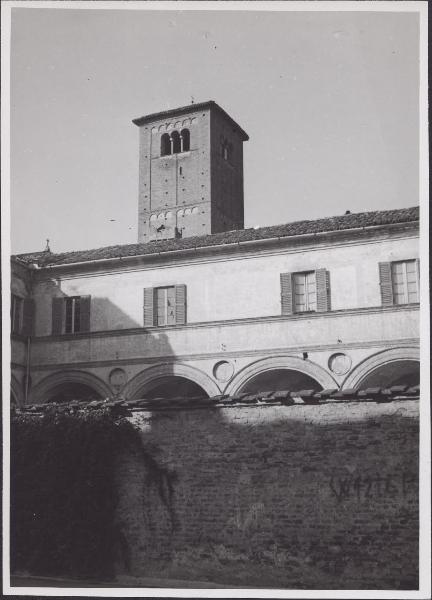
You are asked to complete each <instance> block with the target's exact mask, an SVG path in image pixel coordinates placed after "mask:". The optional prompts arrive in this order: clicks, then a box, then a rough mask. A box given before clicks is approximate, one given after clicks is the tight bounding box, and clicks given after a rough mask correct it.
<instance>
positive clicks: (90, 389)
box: [31, 371, 113, 404]
mask: <svg viewBox="0 0 432 600" xmlns="http://www.w3.org/2000/svg"><path fill="white" fill-rule="evenodd" d="M112 394H113V391H112V390H111V388H110V387H109V386H108V384H106V383H105V382H104V381H102V380H101V379H100V378H99V377H96V375H93V374H91V373H87V372H85V371H61V372H58V373H53V374H52V375H48V377H45V379H43V380H42V381H40V382H39V383H38V384H37V385H36V386H35V387H34V389H33V390H32V394H31V402H32V403H34V404H43V403H45V402H67V401H69V400H90V399H98V398H108V397H110V396H111V395H112Z"/></svg>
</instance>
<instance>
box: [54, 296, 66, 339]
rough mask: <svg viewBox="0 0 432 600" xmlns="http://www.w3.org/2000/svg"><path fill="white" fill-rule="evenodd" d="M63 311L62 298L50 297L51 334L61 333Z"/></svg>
mask: <svg viewBox="0 0 432 600" xmlns="http://www.w3.org/2000/svg"><path fill="white" fill-rule="evenodd" d="M63 311H64V298H53V299H52V334H53V335H60V334H61V333H63V320H64V319H63Z"/></svg>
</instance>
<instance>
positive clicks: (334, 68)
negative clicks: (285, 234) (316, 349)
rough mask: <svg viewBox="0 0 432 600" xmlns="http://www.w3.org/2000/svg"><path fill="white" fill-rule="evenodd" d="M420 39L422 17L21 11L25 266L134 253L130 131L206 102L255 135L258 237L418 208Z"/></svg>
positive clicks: (248, 190) (14, 109)
mask: <svg viewBox="0 0 432 600" xmlns="http://www.w3.org/2000/svg"><path fill="white" fill-rule="evenodd" d="M59 4H61V3H59ZM94 4H96V3H93V6H94ZM143 4H145V3H143ZM270 4H271V3H270ZM179 5H180V3H179ZM197 5H198V3H197ZM418 26H419V23H418V14H416V13H414V12H413V13H407V12H405V13H400V12H395V13H391V12H351V11H350V12H343V11H340V12H318V11H314V12H301V11H300V12H294V11H286V12H279V11H273V10H268V11H260V12H257V11H254V10H247V11H225V10H216V11H205V10H193V11H186V10H175V11H174V10H169V11H161V10H105V9H99V10H95V9H85V10H83V9H81V10H77V9H60V8H56V9H50V8H27V7H26V8H21V7H20V8H13V9H12V29H11V74H10V76H11V104H10V110H11V122H10V125H11V250H12V252H13V253H20V252H31V251H41V250H43V249H44V248H45V246H46V239H47V238H49V240H50V242H49V244H50V248H51V250H52V251H53V252H64V251H68V250H79V249H81V250H82V249H88V248H97V247H100V246H106V245H115V244H127V243H135V242H136V241H137V235H138V229H137V212H138V128H137V127H136V126H135V125H133V124H132V122H131V121H132V119H133V118H136V117H139V116H142V115H146V114H150V113H154V112H158V111H161V110H167V109H170V108H175V107H178V106H184V105H186V104H189V103H190V102H191V99H192V98H193V99H194V101H195V102H203V101H207V100H215V101H216V102H217V103H218V104H219V105H220V106H222V108H224V109H225V110H226V111H227V112H228V113H229V114H230V115H231V116H232V117H233V118H234V119H235V120H236V121H237V122H238V123H239V125H240V126H241V127H242V128H243V129H244V130H245V131H246V132H247V133H248V134H249V137H250V140H249V141H248V142H246V143H245V144H244V179H245V186H244V190H245V227H254V226H266V225H274V224H279V223H287V222H290V221H296V220H301V219H315V218H320V217H325V216H334V215H341V214H344V213H345V211H347V210H350V211H351V212H361V211H369V210H385V209H391V208H402V207H407V206H414V205H416V204H418V203H419V181H418V165H419V156H418V143H419V126H418V85H419V58H418V46H419V30H418Z"/></svg>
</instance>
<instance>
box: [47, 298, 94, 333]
mask: <svg viewBox="0 0 432 600" xmlns="http://www.w3.org/2000/svg"><path fill="white" fill-rule="evenodd" d="M90 306H91V296H69V297H67V298H53V300H52V334H53V335H60V334H62V333H80V332H85V331H90Z"/></svg>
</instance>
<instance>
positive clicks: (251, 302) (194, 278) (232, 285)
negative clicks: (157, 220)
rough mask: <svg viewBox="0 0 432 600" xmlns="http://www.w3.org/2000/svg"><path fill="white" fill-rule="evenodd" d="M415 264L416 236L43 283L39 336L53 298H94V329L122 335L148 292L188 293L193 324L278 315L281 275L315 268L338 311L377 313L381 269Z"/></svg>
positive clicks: (135, 321)
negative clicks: (179, 289)
mask: <svg viewBox="0 0 432 600" xmlns="http://www.w3.org/2000/svg"><path fill="white" fill-rule="evenodd" d="M416 257H418V239H417V238H416V237H412V238H404V239H388V240H377V241H373V242H369V243H356V244H352V245H344V246H340V245H333V246H331V247H326V248H315V249H305V250H304V251H299V250H297V251H291V252H290V251H288V250H287V251H286V252H284V253H283V254H273V255H261V256H256V257H250V258H246V257H236V258H233V259H230V260H226V259H218V258H217V257H215V258H213V259H212V260H208V261H207V262H201V263H198V264H197V263H192V262H187V260H185V262H184V264H181V265H174V266H169V265H166V266H159V267H157V268H156V267H155V268H145V266H144V265H143V268H142V270H135V271H127V270H125V269H124V270H122V271H121V272H112V273H104V274H102V273H94V274H90V273H89V274H88V275H85V276H79V277H78V276H77V277H73V278H64V279H59V280H57V281H55V280H52V281H50V282H40V283H38V284H37V285H36V286H35V289H34V296H35V299H36V335H37V336H44V335H50V333H51V299H52V297H53V296H58V295H60V296H61V295H66V296H71V295H85V294H90V295H91V296H92V308H91V330H92V331H101V330H110V329H125V328H132V327H141V326H142V323H143V314H142V313H143V288H145V287H158V286H165V285H175V284H186V286H187V322H188V323H194V322H202V321H214V320H225V319H228V320H229V319H237V318H247V317H265V316H272V315H280V313H281V306H280V273H282V272H288V271H290V272H295V271H305V270H313V269H317V268H326V269H328V270H329V271H330V281H331V301H332V309H333V310H339V309H349V308H362V307H373V306H380V305H381V298H380V287H379V278H378V263H379V262H380V261H392V260H401V259H410V258H416ZM363 326H365V325H362V326H361V327H360V332H359V334H361V330H362V328H363ZM376 326H377V327H380V325H379V323H377V324H376ZM369 333H371V331H369ZM182 337H187V335H186V336H185V334H184V333H183V334H182Z"/></svg>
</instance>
